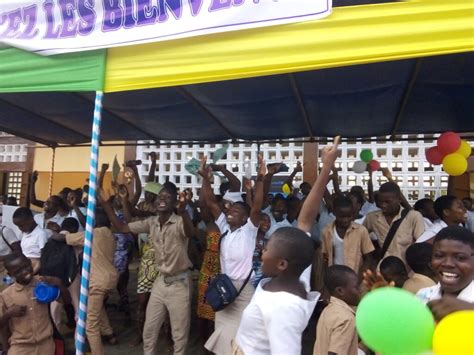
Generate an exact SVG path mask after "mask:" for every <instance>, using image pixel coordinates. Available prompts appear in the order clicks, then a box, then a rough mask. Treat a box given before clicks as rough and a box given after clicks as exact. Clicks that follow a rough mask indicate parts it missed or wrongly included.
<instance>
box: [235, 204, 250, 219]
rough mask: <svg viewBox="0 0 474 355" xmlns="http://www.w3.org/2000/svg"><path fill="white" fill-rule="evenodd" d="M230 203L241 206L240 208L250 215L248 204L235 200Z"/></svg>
mask: <svg viewBox="0 0 474 355" xmlns="http://www.w3.org/2000/svg"><path fill="white" fill-rule="evenodd" d="M232 205H236V206H240V207H242V209H243V210H244V211H245V213H246V214H247V216H250V206H249V205H247V204H246V203H245V202H242V201H237V202H234V203H233V204H232Z"/></svg>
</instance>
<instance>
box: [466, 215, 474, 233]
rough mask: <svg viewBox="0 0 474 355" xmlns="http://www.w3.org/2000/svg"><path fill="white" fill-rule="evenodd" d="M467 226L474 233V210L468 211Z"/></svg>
mask: <svg viewBox="0 0 474 355" xmlns="http://www.w3.org/2000/svg"><path fill="white" fill-rule="evenodd" d="M466 228H467V229H469V230H470V231H471V232H472V233H474V212H472V211H467V222H466Z"/></svg>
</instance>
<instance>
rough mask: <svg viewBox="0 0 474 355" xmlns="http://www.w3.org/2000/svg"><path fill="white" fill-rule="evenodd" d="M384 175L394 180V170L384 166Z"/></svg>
mask: <svg viewBox="0 0 474 355" xmlns="http://www.w3.org/2000/svg"><path fill="white" fill-rule="evenodd" d="M382 175H383V176H385V177H386V178H387V179H388V180H389V181H393V175H392V172H391V171H390V170H389V169H388V168H382Z"/></svg>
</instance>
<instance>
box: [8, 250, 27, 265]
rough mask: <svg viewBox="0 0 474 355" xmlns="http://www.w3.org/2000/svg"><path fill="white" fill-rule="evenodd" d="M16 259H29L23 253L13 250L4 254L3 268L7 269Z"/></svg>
mask: <svg viewBox="0 0 474 355" xmlns="http://www.w3.org/2000/svg"><path fill="white" fill-rule="evenodd" d="M18 259H22V260H23V261H27V260H29V259H28V258H27V257H26V256H25V255H24V254H23V253H21V252H14V253H11V254H8V255H5V256H4V258H3V264H4V265H5V268H7V269H8V268H9V267H10V266H11V264H13V263H14V262H15V261H16V260H18Z"/></svg>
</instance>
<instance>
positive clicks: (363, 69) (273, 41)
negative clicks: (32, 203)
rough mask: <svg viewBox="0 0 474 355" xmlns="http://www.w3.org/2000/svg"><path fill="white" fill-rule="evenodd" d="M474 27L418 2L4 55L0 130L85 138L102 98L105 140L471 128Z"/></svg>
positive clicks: (438, 4) (455, 13) (431, 2)
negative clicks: (138, 41) (175, 36)
mask: <svg viewBox="0 0 474 355" xmlns="http://www.w3.org/2000/svg"><path fill="white" fill-rule="evenodd" d="M473 23H474V21H473V12H472V2H471V1H469V0H454V1H451V2H444V1H438V0H424V1H415V0H413V1H408V2H397V3H386V4H373V5H364V6H349V7H341V8H335V9H334V13H333V14H332V15H331V16H330V17H329V18H327V19H323V20H318V21H309V22H303V23H297V24H291V25H282V26H274V27H267V28H260V29H252V30H244V31H236V32H228V33H221V34H215V35H210V36H203V37H199V40H196V38H190V39H181V40H176V41H170V42H160V43H151V44H145V45H138V46H129V47H117V48H111V49H108V50H107V53H106V51H105V50H99V51H90V52H81V53H75V54H67V55H58V56H53V57H39V56H37V55H34V54H30V53H25V52H22V51H18V50H15V49H11V48H8V49H3V50H0V54H1V56H2V58H5V59H6V60H2V62H1V63H0V93H1V94H0V110H1V116H0V129H2V130H4V131H7V132H10V133H13V134H15V135H18V136H23V137H25V138H28V139H31V140H34V141H38V142H41V143H44V144H47V145H56V144H58V143H59V144H79V143H84V142H88V141H90V136H91V135H90V131H89V130H90V117H91V115H92V111H93V108H94V103H93V97H94V94H93V92H94V91H96V90H102V89H104V91H105V93H106V94H105V97H104V110H103V128H102V137H101V139H102V141H113V140H155V141H158V140H162V139H164V140H180V141H193V142H194V141H213V142H215V141H221V140H229V139H231V140H247V141H251V140H265V139H267V140H269V139H285V138H294V137H325V136H333V135H334V134H342V135H343V136H345V137H370V136H383V135H388V134H394V133H395V134H404V133H420V132H423V133H434V132H440V131H443V130H446V129H454V130H456V131H459V132H469V131H474V120H473V114H472V111H473V110H472V107H473V106H474V105H473V103H474V102H473V100H474V92H473V91H474V88H473V86H474V73H473V71H474V69H473V67H474V66H473V54H472V53H469V51H471V50H472V49H473V48H474V25H473ZM422 57H425V58H423V59H420V58H422ZM321 69H323V70H321ZM238 78H241V79H239V80H235V79H238ZM242 78H243V79H242ZM328 122H330V124H328ZM354 123H355V124H354ZM25 127H28V128H29V129H28V130H25Z"/></svg>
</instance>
